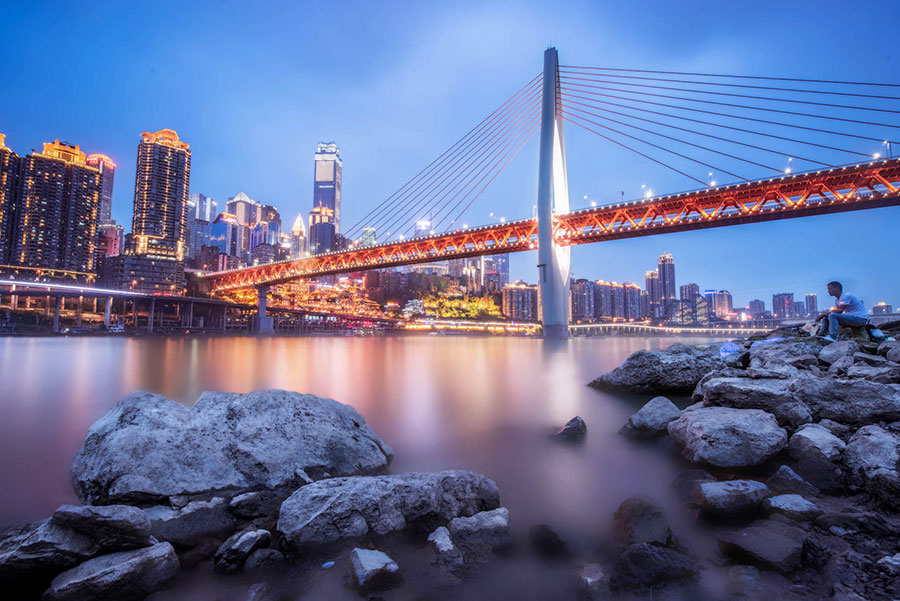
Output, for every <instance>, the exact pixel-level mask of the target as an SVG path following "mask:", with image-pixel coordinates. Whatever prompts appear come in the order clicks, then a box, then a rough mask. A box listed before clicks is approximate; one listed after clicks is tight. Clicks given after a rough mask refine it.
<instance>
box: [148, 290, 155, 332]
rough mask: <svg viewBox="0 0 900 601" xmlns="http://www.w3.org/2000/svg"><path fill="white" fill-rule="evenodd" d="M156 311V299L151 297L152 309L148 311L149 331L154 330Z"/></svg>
mask: <svg viewBox="0 0 900 601" xmlns="http://www.w3.org/2000/svg"><path fill="white" fill-rule="evenodd" d="M155 311H156V299H155V298H151V299H150V309H148V311H147V333H152V332H153V313H154V312H155Z"/></svg>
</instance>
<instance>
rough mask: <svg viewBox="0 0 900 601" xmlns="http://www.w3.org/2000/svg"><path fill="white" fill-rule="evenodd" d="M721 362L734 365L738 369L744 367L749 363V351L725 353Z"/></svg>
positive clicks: (730, 365) (729, 365)
mask: <svg viewBox="0 0 900 601" xmlns="http://www.w3.org/2000/svg"><path fill="white" fill-rule="evenodd" d="M723 362H724V363H725V365H726V366H728V367H736V368H738V369H746V368H747V367H748V366H749V365H750V351H738V352H736V353H731V354H730V355H726V356H725V359H723Z"/></svg>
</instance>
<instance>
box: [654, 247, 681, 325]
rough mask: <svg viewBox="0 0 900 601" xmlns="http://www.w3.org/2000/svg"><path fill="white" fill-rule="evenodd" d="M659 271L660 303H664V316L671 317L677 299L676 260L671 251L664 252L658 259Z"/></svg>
mask: <svg viewBox="0 0 900 601" xmlns="http://www.w3.org/2000/svg"><path fill="white" fill-rule="evenodd" d="M657 271H659V291H660V297H661V299H660V304H662V309H663V314H662V317H669V316H670V315H671V313H672V311H673V310H674V307H675V305H676V304H677V303H676V302H675V301H676V300H677V297H676V296H675V290H676V287H675V260H674V259H673V258H672V255H670V254H669V253H663V254H661V255H660V256H659V260H658V261H657Z"/></svg>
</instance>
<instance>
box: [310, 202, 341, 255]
mask: <svg viewBox="0 0 900 601" xmlns="http://www.w3.org/2000/svg"><path fill="white" fill-rule="evenodd" d="M336 242H337V232H336V228H335V225H334V212H333V211H332V210H331V209H329V208H328V207H323V206H320V207H313V210H312V211H310V212H309V252H310V254H313V255H318V254H322V253H327V252H331V251H333V250H334V249H335V243H336Z"/></svg>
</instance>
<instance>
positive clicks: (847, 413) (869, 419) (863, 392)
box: [792, 377, 900, 426]
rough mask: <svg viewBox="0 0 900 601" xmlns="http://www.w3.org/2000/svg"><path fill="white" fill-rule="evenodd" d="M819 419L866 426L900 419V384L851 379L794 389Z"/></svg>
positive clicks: (813, 381) (811, 381)
mask: <svg viewBox="0 0 900 601" xmlns="http://www.w3.org/2000/svg"><path fill="white" fill-rule="evenodd" d="M792 391H793V394H794V396H795V398H796V399H797V400H799V401H802V402H804V403H805V404H806V405H807V406H808V407H809V409H810V411H811V412H812V414H813V415H814V416H815V418H816V419H830V420H833V421H836V422H838V423H841V424H850V425H856V426H865V425H868V424H872V423H877V422H880V421H895V420H897V419H900V384H880V383H878V382H870V381H868V380H862V379H850V378H815V377H809V378H804V379H803V380H802V381H795V382H794V383H793V385H792Z"/></svg>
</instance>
